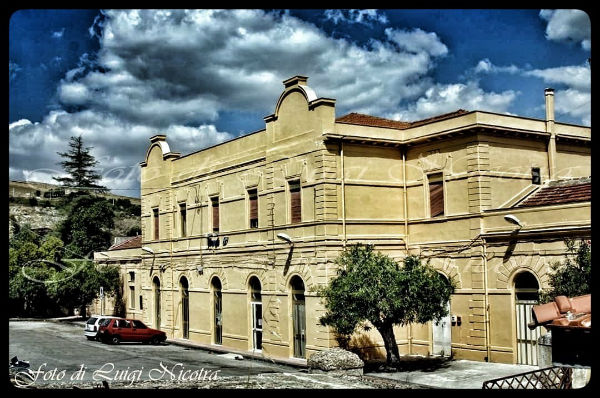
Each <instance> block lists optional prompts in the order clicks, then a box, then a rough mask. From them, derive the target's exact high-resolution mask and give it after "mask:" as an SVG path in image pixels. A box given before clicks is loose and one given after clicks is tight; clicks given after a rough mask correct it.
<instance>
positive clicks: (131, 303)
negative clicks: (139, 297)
mask: <svg viewBox="0 0 600 398" xmlns="http://www.w3.org/2000/svg"><path fill="white" fill-rule="evenodd" d="M129 307H130V308H135V286H129Z"/></svg>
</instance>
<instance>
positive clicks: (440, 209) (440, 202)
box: [429, 173, 444, 217]
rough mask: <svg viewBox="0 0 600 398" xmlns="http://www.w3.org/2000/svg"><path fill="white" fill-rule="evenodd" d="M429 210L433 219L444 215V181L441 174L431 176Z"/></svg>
mask: <svg viewBox="0 0 600 398" xmlns="http://www.w3.org/2000/svg"><path fill="white" fill-rule="evenodd" d="M429 210H430V216H431V217H437V216H443V215H444V181H443V179H442V174H441V173H440V174H432V175H430V176H429Z"/></svg>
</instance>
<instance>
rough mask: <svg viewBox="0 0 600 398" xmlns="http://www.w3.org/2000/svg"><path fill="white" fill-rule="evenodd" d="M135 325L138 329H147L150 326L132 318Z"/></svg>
mask: <svg viewBox="0 0 600 398" xmlns="http://www.w3.org/2000/svg"><path fill="white" fill-rule="evenodd" d="M131 322H132V323H133V327H134V328H137V329H147V328H148V327H147V326H146V325H144V324H143V323H142V321H136V320H132V321H131Z"/></svg>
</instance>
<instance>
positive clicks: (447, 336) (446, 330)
mask: <svg viewBox="0 0 600 398" xmlns="http://www.w3.org/2000/svg"><path fill="white" fill-rule="evenodd" d="M438 274H439V275H440V276H441V277H442V278H444V280H445V281H446V283H448V284H450V282H449V281H448V278H446V276H445V275H443V274H441V273H438ZM446 309H447V310H448V315H446V316H445V317H443V318H442V319H440V320H439V321H438V322H435V321H434V322H432V329H433V349H432V351H433V352H432V354H433V355H441V356H445V357H447V356H451V354H452V323H451V321H452V319H451V317H452V316H451V315H450V300H448V301H447V302H446Z"/></svg>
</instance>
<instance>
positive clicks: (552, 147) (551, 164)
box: [544, 88, 556, 181]
mask: <svg viewBox="0 0 600 398" xmlns="http://www.w3.org/2000/svg"><path fill="white" fill-rule="evenodd" d="M544 96H545V97H546V132H547V133H549V134H550V137H549V140H548V174H549V177H550V181H553V180H555V179H556V161H555V158H556V133H555V132H554V89H553V88H547V89H546V90H544Z"/></svg>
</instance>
